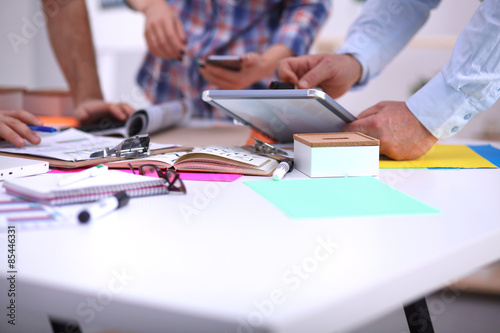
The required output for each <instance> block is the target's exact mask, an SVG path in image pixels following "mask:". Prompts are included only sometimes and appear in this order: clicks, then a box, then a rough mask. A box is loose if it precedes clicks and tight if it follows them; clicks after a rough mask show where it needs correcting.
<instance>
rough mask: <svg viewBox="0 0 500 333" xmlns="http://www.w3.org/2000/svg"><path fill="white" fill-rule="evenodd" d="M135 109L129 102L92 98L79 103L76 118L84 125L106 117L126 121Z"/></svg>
mask: <svg viewBox="0 0 500 333" xmlns="http://www.w3.org/2000/svg"><path fill="white" fill-rule="evenodd" d="M134 111H135V110H134V109H133V108H132V107H131V106H130V105H128V104H127V103H108V102H105V101H103V100H99V99H90V100H86V101H84V102H81V103H79V104H78V105H77V107H76V110H75V118H76V120H78V122H79V123H80V124H82V125H88V124H92V123H95V122H96V121H98V120H99V119H102V118H105V117H111V118H113V119H116V120H118V121H125V120H126V119H127V118H128V117H129V116H130V115H131V114H132V113H134Z"/></svg>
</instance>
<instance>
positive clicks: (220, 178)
mask: <svg viewBox="0 0 500 333" xmlns="http://www.w3.org/2000/svg"><path fill="white" fill-rule="evenodd" d="M83 170H85V169H69V170H59V169H54V170H50V171H49V173H74V172H80V171H83ZM115 170H119V171H122V172H127V173H132V171H130V170H129V169H115ZM179 176H180V177H181V179H182V180H201V181H212V182H234V181H235V180H236V179H239V178H240V177H241V176H242V175H234V174H229V173H195V172H179Z"/></svg>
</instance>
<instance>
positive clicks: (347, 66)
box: [278, 54, 361, 98]
mask: <svg viewBox="0 0 500 333" xmlns="http://www.w3.org/2000/svg"><path fill="white" fill-rule="evenodd" d="M278 75H279V77H280V80H281V81H282V82H286V83H291V84H293V85H295V86H297V88H299V89H310V88H314V87H320V88H322V89H323V90H324V91H325V93H327V94H328V95H329V96H330V97H332V98H337V97H340V96H342V95H343V94H345V93H346V92H347V91H348V90H349V89H350V88H351V87H352V86H353V85H354V84H355V83H356V82H358V81H359V79H360V78H361V65H360V63H359V62H358V61H357V60H356V59H355V58H354V57H353V56H351V55H348V54H314V55H305V56H301V57H294V58H286V59H284V60H282V61H281V62H280V64H279V66H278Z"/></svg>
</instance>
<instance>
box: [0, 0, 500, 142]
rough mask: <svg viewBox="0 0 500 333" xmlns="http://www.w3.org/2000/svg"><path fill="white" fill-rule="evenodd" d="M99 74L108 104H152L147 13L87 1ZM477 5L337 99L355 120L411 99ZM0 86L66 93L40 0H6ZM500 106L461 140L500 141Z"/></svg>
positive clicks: (462, 3)
mask: <svg viewBox="0 0 500 333" xmlns="http://www.w3.org/2000/svg"><path fill="white" fill-rule="evenodd" d="M86 2H87V7H88V10H89V14H90V18H91V25H92V32H93V38H94V44H95V47H96V56H97V61H98V66H99V68H98V70H99V75H100V80H101V85H102V89H103V92H104V95H105V98H106V99H107V100H110V101H125V102H129V103H131V104H132V105H133V106H135V107H136V108H139V107H143V106H145V105H147V104H148V102H147V101H146V100H145V98H144V97H143V96H142V94H141V92H140V90H139V89H138V87H137V85H136V83H135V76H136V73H137V70H138V68H139V65H140V62H141V61H142V58H143V56H144V53H145V50H146V45H145V42H144V38H143V30H144V18H143V17H142V14H140V13H137V12H134V11H132V10H130V9H129V8H127V7H125V6H124V5H123V3H122V0H86ZM479 3H480V2H479V1H478V0H443V1H442V3H441V5H440V6H439V7H438V8H437V9H436V10H435V11H434V12H433V13H432V14H431V17H430V19H429V21H428V22H427V24H426V25H425V26H424V28H423V29H422V30H421V31H420V32H419V34H418V35H417V36H416V37H415V38H414V39H413V40H412V42H411V43H410V45H409V47H407V48H406V49H405V50H404V51H403V52H402V53H401V54H399V55H398V56H397V58H396V59H395V60H394V61H393V62H392V63H391V64H390V65H389V67H388V68H387V69H386V70H385V71H384V72H383V74H382V75H380V76H379V77H377V78H376V79H374V80H373V81H372V82H371V83H370V84H369V85H368V87H367V88H365V89H363V90H361V91H355V92H349V93H347V94H346V95H345V96H343V97H342V98H339V99H338V102H340V103H341V104H342V105H343V106H344V107H346V108H347V109H348V110H349V111H351V112H352V113H353V114H355V115H356V114H358V113H360V112H361V111H363V110H364V109H366V108H367V107H369V106H371V105H373V104H375V103H377V102H379V101H382V100H405V99H406V98H408V96H410V94H411V93H412V92H413V91H415V90H416V89H418V87H420V86H421V85H422V84H423V83H425V82H426V81H427V80H429V79H430V78H431V77H432V76H434V75H435V74H436V73H437V72H438V71H439V70H440V68H441V67H442V65H443V64H444V63H445V62H446V61H447V59H448V58H449V57H450V55H451V51H452V48H453V45H454V43H455V40H456V38H457V36H458V34H459V32H460V31H461V30H462V29H463V28H464V26H465V25H466V24H467V22H468V21H469V19H470V17H471V16H472V14H473V13H474V10H475V9H476V8H477V7H478V6H479ZM0 4H1V5H0V22H1V27H0V36H1V38H0V86H1V87H6V86H8V87H12V86H14V87H25V88H28V89H54V88H56V89H66V83H65V81H64V78H63V76H62V74H61V71H60V69H59V67H58V65H57V62H56V61H55V59H54V55H53V52H52V50H51V47H50V45H49V40H48V36H47V32H46V27H45V24H44V21H43V15H42V14H43V12H42V10H41V6H40V1H37V0H15V1H12V0H0ZM362 6H363V1H359V0H337V1H335V2H334V8H333V12H332V14H331V16H330V17H329V19H328V21H327V23H326V24H325V26H324V27H323V29H322V31H321V32H320V34H318V36H317V38H316V41H315V43H314V45H313V48H312V50H311V52H313V53H318V52H334V51H335V50H336V49H337V48H338V47H339V46H340V44H341V43H342V41H343V38H344V35H345V33H346V31H347V28H348V26H349V25H350V24H351V23H352V21H353V20H354V19H355V18H356V17H357V16H358V15H359V13H360V12H361V8H362ZM27 31H28V32H29V34H28V36H24V37H26V40H27V42H26V43H22V44H19V45H18V46H17V47H14V46H13V45H12V42H11V40H10V39H9V35H10V36H12V35H13V34H17V35H18V36H23V33H24V34H25V35H26V32H27ZM499 109H500V103H497V104H496V105H495V106H494V107H493V110H489V111H488V112H483V113H481V114H479V115H478V116H476V117H475V118H473V119H472V120H471V121H470V123H469V124H468V125H467V126H466V127H465V129H464V130H462V131H461V132H459V133H458V134H457V135H456V136H458V137H473V138H481V139H499V140H500V112H498V111H499Z"/></svg>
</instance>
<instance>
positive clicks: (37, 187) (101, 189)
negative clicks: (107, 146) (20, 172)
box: [3, 170, 168, 205]
mask: <svg viewBox="0 0 500 333" xmlns="http://www.w3.org/2000/svg"><path fill="white" fill-rule="evenodd" d="M64 177H68V175H66V174H58V173H47V174H43V175H37V176H31V177H24V178H14V179H7V180H5V181H4V183H3V186H4V187H5V189H6V192H7V194H10V195H13V196H17V197H23V198H27V199H31V200H35V201H38V202H41V203H45V204H50V205H65V204H72V203H83V202H90V201H96V200H99V199H101V198H103V197H107V196H110V195H113V194H115V193H117V192H120V191H125V192H127V194H128V195H129V196H130V197H142V196H149V195H158V194H166V193H168V189H167V187H166V186H165V182H166V180H165V179H163V178H151V177H147V176H140V175H134V174H130V173H125V172H121V171H117V170H109V171H107V172H106V173H104V174H102V175H99V176H95V177H90V178H86V179H83V180H80V181H78V182H75V183H73V184H69V185H65V186H59V181H60V180H61V179H63V178H64Z"/></svg>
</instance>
